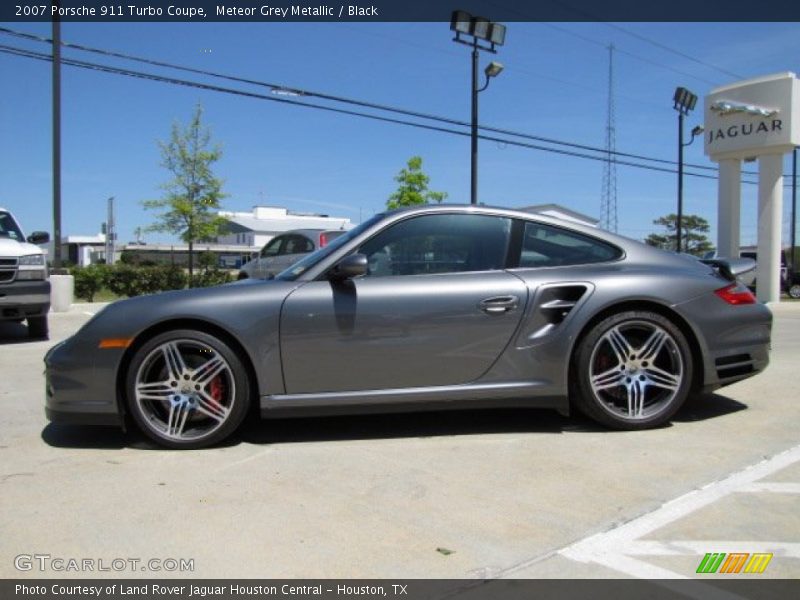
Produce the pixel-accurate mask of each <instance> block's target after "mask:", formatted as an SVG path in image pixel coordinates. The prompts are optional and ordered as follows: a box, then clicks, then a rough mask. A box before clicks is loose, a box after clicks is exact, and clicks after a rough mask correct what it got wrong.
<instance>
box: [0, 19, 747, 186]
mask: <svg viewBox="0 0 800 600" xmlns="http://www.w3.org/2000/svg"><path fill="white" fill-rule="evenodd" d="M2 29H3V28H0V31H2ZM0 53H5V54H10V55H16V56H20V57H23V58H32V59H36V60H40V61H45V62H51V61H52V56H51V55H49V54H45V53H41V52H35V51H32V50H26V49H22V48H16V47H13V46H7V45H5V44H0ZM62 63H63V64H66V65H69V66H74V67H78V68H83V69H88V70H94V71H100V72H105V73H111V74H118V75H125V76H128V77H134V78H139V79H146V80H150V81H156V82H162V83H170V84H174V85H180V86H185V87H194V88H198V89H204V90H208V91H215V92H222V93H228V94H233V95H237V96H243V97H249V98H254V99H259V100H267V101H270V102H277V103H280V104H289V105H295V106H303V107H306V108H314V109H317V110H324V111H328V112H333V113H338V114H345V115H350V116H357V117H362V118H367V119H371V120H375V121H381V122H386V123H393V124H398V125H406V126H410V127H416V128H419V129H425V130H429V131H437V132H440V133H449V134H452V135H459V136H463V137H467V136H469V135H470V134H469V133H468V132H465V131H459V130H455V129H449V128H445V127H439V126H434V125H428V124H423V123H415V122H412V121H407V120H401V119H396V118H392V117H385V116H380V115H374V114H369V113H364V112H359V111H354V110H348V109H343V108H336V107H332V106H326V105H321V104H317V103H312V102H307V101H301V100H294V99H289V98H277V97H274V96H268V95H265V94H259V93H256V92H249V91H245V90H237V89H233V88H227V87H222V86H217V85H212V84H208V83H201V82H196V81H189V80H185V79H178V78H175V77H166V76H163V75H155V74H152V73H145V72H142V71H134V70H131V69H125V68H121V67H112V66H108V65H102V64H98V63H91V62H87V61H82V60H77V59H72V58H62ZM308 95H311V94H308ZM366 104H369V103H366ZM409 112H412V114H413V111H409ZM428 118H430V117H428ZM448 121H450V122H452V123H453V124H458V125H460V124H462V123H461V122H459V121H454V120H448ZM464 125H466V123H464ZM482 129H486V130H492V128H482ZM495 131H498V132H503V131H505V130H501V129H496V130H495ZM510 133H511V134H512V135H516V136H523V137H524V134H518V133H514V132H510ZM531 137H533V136H531ZM479 138H480V139H483V140H487V141H492V142H497V143H499V144H507V145H510V146H516V147H520V148H528V149H532V150H540V151H543V152H550V153H554V154H560V155H564V156H573V157H576V158H583V159H587V160H594V161H600V162H604V161H606V160H608V159H607V158H606V157H603V156H593V155H588V154H584V153H580V152H575V151H572V150H563V149H560V148H550V147H546V146H541V145H538V144H530V143H526V142H520V141H515V140H510V139H506V138H500V137H496V136H491V135H486V134H479ZM565 144H566V145H572V144H567V143H565ZM617 154H618V155H622V153H617ZM648 160H658V159H648ZM615 162H616V163H617V164H620V165H624V166H629V167H634V168H638V169H645V170H649V171H656V172H661V173H670V174H674V173H676V172H677V171H676V170H674V169H670V168H664V167H657V166H653V165H647V164H641V163H635V162H631V161H625V160H616V161H615ZM664 162H667V161H664ZM687 166H691V165H687ZM685 175H687V176H690V177H696V178H701V179H712V180H715V179H717V178H716V176H714V175H704V174H701V173H691V172H687V173H685ZM742 183H745V184H751V185H754V184H756V182H754V181H748V180H743V181H742Z"/></svg>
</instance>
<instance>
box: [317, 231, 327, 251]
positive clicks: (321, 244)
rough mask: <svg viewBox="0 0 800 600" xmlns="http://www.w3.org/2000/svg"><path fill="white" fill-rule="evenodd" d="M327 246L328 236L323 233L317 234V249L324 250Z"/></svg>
mask: <svg viewBox="0 0 800 600" xmlns="http://www.w3.org/2000/svg"><path fill="white" fill-rule="evenodd" d="M327 245H328V236H327V234H325V233H320V234H319V247H320V248H324V247H325V246H327Z"/></svg>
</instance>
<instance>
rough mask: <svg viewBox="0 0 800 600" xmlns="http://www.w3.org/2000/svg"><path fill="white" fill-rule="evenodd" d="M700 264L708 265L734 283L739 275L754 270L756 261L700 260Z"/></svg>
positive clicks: (750, 259)
mask: <svg viewBox="0 0 800 600" xmlns="http://www.w3.org/2000/svg"><path fill="white" fill-rule="evenodd" d="M700 262H701V263H704V264H707V265H710V266H711V267H713V268H714V269H715V270H716V271H717V272H718V273H719V274H720V275H722V276H723V277H724V278H725V279H727V280H729V281H736V278H737V277H738V276H739V275H744V274H745V273H749V272H750V271H752V270H753V269H755V268H756V261H754V260H753V259H752V258H702V259H700Z"/></svg>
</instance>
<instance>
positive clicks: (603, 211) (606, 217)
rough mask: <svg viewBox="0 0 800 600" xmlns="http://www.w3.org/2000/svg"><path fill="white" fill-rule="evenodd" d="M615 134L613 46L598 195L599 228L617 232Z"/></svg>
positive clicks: (610, 56) (609, 68) (611, 49)
mask: <svg viewBox="0 0 800 600" xmlns="http://www.w3.org/2000/svg"><path fill="white" fill-rule="evenodd" d="M616 150H617V134H616V128H615V116H614V44H611V45H610V46H609V47H608V119H607V121H606V160H605V163H604V164H603V189H602V191H601V193H600V227H602V228H603V229H605V230H607V231H613V232H614V233H616V231H617V155H616V153H615V152H616Z"/></svg>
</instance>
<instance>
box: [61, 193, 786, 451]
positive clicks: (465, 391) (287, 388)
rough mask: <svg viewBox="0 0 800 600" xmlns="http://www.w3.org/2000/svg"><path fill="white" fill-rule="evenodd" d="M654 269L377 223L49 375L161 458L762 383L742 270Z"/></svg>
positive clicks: (524, 232) (434, 226)
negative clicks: (298, 423)
mask: <svg viewBox="0 0 800 600" xmlns="http://www.w3.org/2000/svg"><path fill="white" fill-rule="evenodd" d="M708 263H710V264H706V263H703V262H701V261H699V260H696V259H695V258H693V257H689V256H683V255H677V254H673V253H668V252H664V251H661V250H658V249H656V248H652V247H649V246H646V245H644V244H642V243H640V242H637V241H634V240H630V239H627V238H624V237H621V236H617V235H615V234H612V233H608V232H605V231H602V230H599V229H596V228H593V227H588V226H582V225H578V224H572V223H567V222H565V221H561V220H558V219H553V218H547V217H543V216H538V215H532V214H529V213H525V212H518V211H513V210H508V209H503V208H492V207H485V206H447V205H437V206H421V207H415V208H410V209H402V210H398V211H392V212H387V213H383V214H379V215H376V216H375V217H373V218H371V219H369V220H368V221H365V222H364V223H362V224H361V225H359V226H358V227H356V228H354V229H352V230H350V231H347V232H346V233H344V234H343V235H341V236H340V237H338V238H336V239H335V240H333V241H332V242H331V243H330V244H328V245H327V246H325V247H324V248H321V249H319V250H317V251H316V252H314V253H312V254H309V255H307V256H305V257H304V258H302V260H300V261H299V262H297V263H295V264H293V265H292V266H291V267H289V268H288V269H287V270H285V271H283V272H282V273H280V274H279V275H278V276H277V277H276V278H275V279H273V280H270V281H263V280H244V281H240V282H236V283H232V284H228V285H223V286H218V287H214V288H204V289H191V290H182V291H175V292H167V293H162V294H156V295H152V296H142V297H137V298H131V299H128V300H122V301H118V302H115V303H113V304H110V305H109V306H107V307H106V308H105V309H103V310H101V311H100V312H99V313H98V314H97V315H95V316H94V317H93V318H92V319H91V320H90V321H89V322H88V323H86V324H85V325H84V326H83V327H82V328H81V329H80V330H79V331H78V332H77V333H76V334H75V335H73V336H72V337H70V338H68V339H67V340H65V341H63V342H61V343H60V344H58V345H56V346H55V347H53V348H52V349H51V350H50V351H49V352H48V353H47V356H46V357H45V364H46V380H47V383H46V386H47V388H46V413H47V416H48V418H49V419H51V420H52V421H60V422H71V423H94V424H97V423H104V424H112V425H117V426H124V425H125V423H126V422H129V421H132V422H134V423H135V424H136V425H137V426H138V427H139V428H140V429H141V430H142V431H143V432H144V433H145V434H146V435H147V436H149V437H150V438H152V439H153V440H155V441H156V442H158V443H159V444H161V445H164V446H167V447H171V448H199V447H205V446H209V445H213V444H216V443H219V442H220V441H222V440H223V439H225V438H227V437H228V436H230V435H231V434H232V433H233V432H234V431H235V430H236V429H237V428H238V427H239V425H240V424H241V423H242V421H243V419H244V418H245V416H246V415H247V413H248V412H249V410H250V409H251V407H253V408H257V409H258V410H259V412H260V414H261V416H262V417H265V418H270V417H290V416H291V417H295V416H304V415H307V416H311V415H314V416H319V415H332V414H355V413H361V412H380V411H383V412H392V411H395V412H397V411H413V410H431V409H436V410H438V409H445V408H491V407H534V408H551V409H555V410H557V411H559V412H561V413H563V414H565V415H566V414H569V411H570V410H571V409H573V408H574V409H577V410H579V411H581V412H583V413H584V414H586V415H587V416H589V417H591V418H592V419H595V420H596V421H598V422H600V423H602V424H603V425H605V426H608V427H610V428H615V429H628V430H630V429H646V428H651V427H657V426H660V425H663V424H665V423H667V422H668V421H669V420H670V418H671V417H672V416H673V415H674V414H675V412H676V411H677V410H678V409H679V408H680V406H681V405H682V404H683V402H684V401H685V400H686V399H687V397H689V396H690V395H692V394H699V393H701V392H705V391H710V390H713V389H716V388H719V387H721V386H724V385H727V384H730V383H733V382H736V381H739V380H741V379H744V378H746V377H750V376H752V375H755V374H756V373H758V372H760V371H762V370H763V369H764V368H765V367H766V366H767V363H768V353H769V344H770V328H771V323H772V315H771V313H770V310H769V309H768V308H767V307H766V306H765V305H763V304H761V303H758V302H757V301H756V299H755V297H754V296H753V295H752V293H751V292H750V291H749V290H748V289H747V287H745V286H744V285H742V284H741V283H740V282H739V281H738V280H737V278H736V275H737V274H738V273H741V272H743V271H746V270H747V269H748V268H752V264H753V263H752V261H748V260H747V259H732V260H726V259H714V260H711V261H708Z"/></svg>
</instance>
